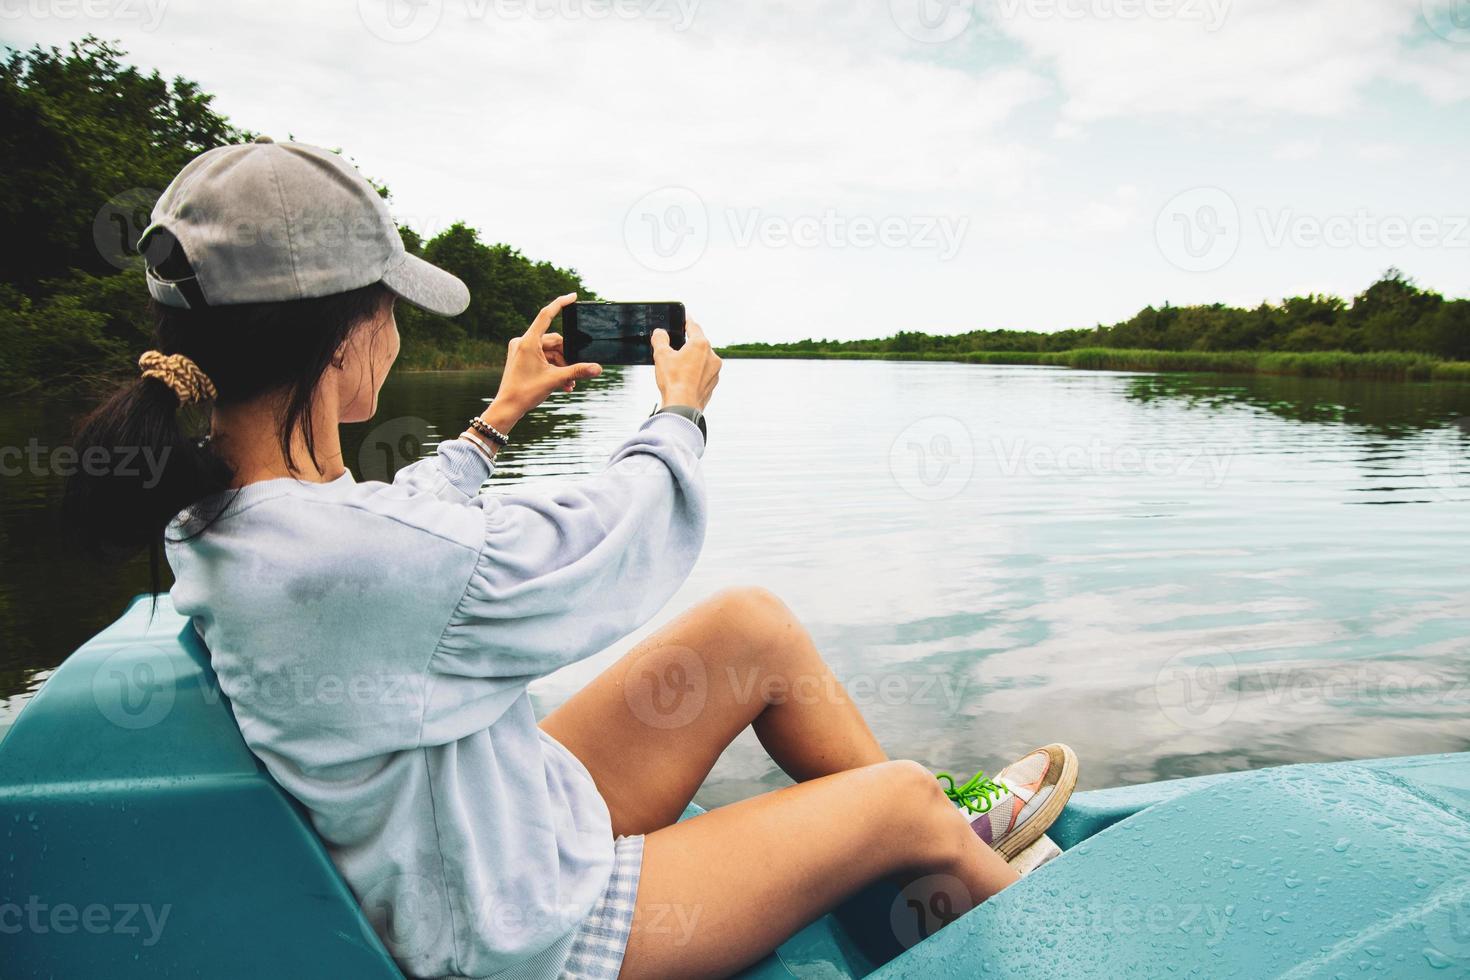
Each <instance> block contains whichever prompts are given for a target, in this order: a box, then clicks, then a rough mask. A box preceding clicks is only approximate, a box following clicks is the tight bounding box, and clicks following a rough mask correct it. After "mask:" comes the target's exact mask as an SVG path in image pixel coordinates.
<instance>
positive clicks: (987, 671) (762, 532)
mask: <svg viewBox="0 0 1470 980" xmlns="http://www.w3.org/2000/svg"><path fill="white" fill-rule="evenodd" d="M494 380H495V379H494V378H493V377H492V376H487V375H486V374H484V373H470V372H466V373H447V374H429V375H404V376H399V377H395V378H394V379H393V380H391V381H390V383H389V385H388V387H387V388H386V389H385V392H384V398H383V404H382V409H381V411H380V414H379V418H378V419H377V420H375V422H373V423H370V424H367V425H362V426H355V427H353V430H354V431H353V432H352V433H351V438H350V440H349V449H348V459H349V462H350V463H352V464H354V467H355V469H356V470H357V471H358V473H359V475H360V476H369V477H378V478H381V477H383V476H386V475H387V474H388V473H389V472H391V471H392V470H393V469H395V468H396V467H397V466H398V465H401V464H402V463H403V462H405V461H406V460H407V459H410V458H413V457H415V456H416V455H418V454H419V453H421V452H422V451H424V450H423V447H424V446H425V445H428V444H431V443H432V442H433V441H435V440H437V439H438V438H440V437H442V436H443V435H446V434H454V433H457V432H458V431H459V430H460V428H461V427H462V425H463V420H464V419H465V418H467V417H468V416H469V415H470V414H471V413H472V412H473V411H477V410H478V406H480V405H481V404H482V403H483V399H484V397H485V396H486V395H487V394H488V393H489V392H491V391H492V390H493V388H494ZM656 397H657V396H656V391H655V389H654V387H653V379H652V374H651V369H649V368H627V369H622V370H618V369H610V370H609V371H608V372H607V373H606V374H605V375H604V377H603V378H602V379H600V380H598V381H597V382H594V383H593V384H592V385H590V386H588V388H587V390H585V391H579V392H577V393H575V394H574V395H572V396H557V397H556V398H554V399H553V401H552V402H551V403H550V404H549V405H548V406H547V407H545V408H543V409H542V410H541V411H540V412H538V413H537V414H536V415H534V416H533V417H532V418H531V419H528V420H527V422H525V423H523V425H522V427H521V428H519V429H517V431H516V436H517V439H516V444H515V446H513V447H512V450H511V451H509V452H507V453H506V454H505V458H504V464H503V466H502V468H501V470H500V472H499V473H498V474H497V476H496V477H495V479H494V480H493V481H492V484H491V487H490V492H498V491H501V490H503V489H506V488H509V487H513V486H517V485H523V484H537V483H548V482H555V481H561V480H574V479H577V478H578V477H580V476H582V475H584V474H587V473H590V472H593V471H595V470H596V469H597V468H599V467H600V466H601V464H602V462H603V461H604V460H605V458H606V457H607V455H608V453H609V452H610V451H611V450H612V449H613V447H614V446H616V445H617V443H618V442H619V441H620V440H621V439H622V438H623V437H624V436H625V435H626V434H627V433H629V432H631V431H632V429H633V428H634V427H635V426H636V425H637V424H638V422H639V420H640V419H641V418H642V417H643V416H645V415H647V414H648V412H649V410H650V408H651V407H652V406H653V404H654V402H655V400H656ZM78 407H79V406H78V405H76V404H67V403H64V402H48V403H41V404H27V403H16V402H11V403H8V404H7V405H6V406H5V407H3V408H0V445H5V446H18V447H24V446H26V445H27V444H28V442H29V441H30V440H32V439H34V440H36V444H37V445H38V446H39V447H40V455H39V456H38V457H37V458H39V459H40V460H41V463H40V465H39V466H31V465H30V464H26V465H25V466H23V467H20V469H21V470H22V471H21V472H20V473H15V470H16V468H17V467H16V466H15V465H14V458H13V456H12V457H11V458H7V459H6V463H7V467H8V468H7V469H6V471H5V472H6V475H5V476H4V478H3V479H0V549H3V555H4V565H3V569H0V636H3V639H4V646H3V648H0V726H4V725H5V724H6V723H7V721H8V720H9V719H11V718H13V716H14V714H15V712H16V711H17V710H19V707H20V705H21V704H23V703H24V701H25V700H26V698H27V696H28V692H32V691H34V690H35V689H36V688H37V687H38V686H39V684H41V683H43V682H44V679H45V677H46V676H47V674H48V673H49V671H50V670H51V669H52V668H53V667H54V666H55V665H56V664H57V663H59V662H60V660H61V659H62V658H63V657H64V656H65V655H66V654H67V653H68V652H69V651H70V650H72V649H74V648H75V647H76V646H77V645H78V644H79V643H81V642H82V641H83V640H84V639H85V638H86V637H87V636H88V635H90V634H91V633H93V632H95V631H96V630H97V629H99V628H100V627H102V626H103V625H105V624H106V623H107V622H108V621H110V620H111V619H112V618H113V617H114V616H115V615H116V614H117V612H118V611H119V610H120V609H121V608H122V606H123V604H124V602H125V601H126V599H127V597H128V596H129V595H131V594H133V593H136V592H139V591H143V590H144V589H145V588H146V585H147V581H148V578H147V570H146V565H145V564H143V563H141V562H135V563H133V564H131V565H129V566H126V567H125V568H121V569H119V568H110V569H109V568H98V567H96V566H93V565H91V564H89V563H86V562H84V561H82V560H80V559H77V558H73V557H69V556H67V555H65V554H63V553H62V551H61V550H60V549H61V545H60V543H59V536H58V533H57V530H56V527H55V524H54V520H53V517H52V508H53V505H54V501H55V498H56V495H57V490H58V487H59V482H60V481H59V479H58V478H57V477H56V476H55V475H54V474H53V473H52V472H50V470H51V469H54V468H55V467H51V466H50V464H49V463H47V459H48V458H49V457H48V456H47V455H46V453H45V450H46V449H47V448H49V447H52V446H55V445H57V444H59V443H60V442H62V441H63V440H64V438H65V434H66V432H67V431H68V426H69V424H70V421H71V418H72V416H73V415H74V414H75V412H76V411H77V410H78ZM709 417H710V430H711V441H710V447H709V451H708V453H707V455H706V457H705V463H706V473H707V477H708V482H709V492H710V504H711V524H710V529H709V535H708V540H707V544H706V547H705V551H704V554H703V557H702V558H701V559H700V562H699V564H698V566H697V567H696V569H695V571H694V574H693V575H692V576H691V578H690V579H689V581H688V583H687V584H686V585H685V586H684V588H683V589H681V590H680V592H679V593H678V595H677V596H676V597H675V598H674V599H673V601H672V602H671V603H670V604H669V605H668V606H667V607H666V608H665V609H664V610H663V612H662V613H661V614H660V615H659V617H658V619H657V620H656V621H655V623H654V624H651V626H656V625H657V624H658V623H659V622H662V621H665V620H667V619H668V618H670V617H671V616H673V615H674V614H675V613H676V612H678V611H679V610H681V609H683V608H684V607H686V606H688V605H689V604H691V603H693V602H696V601H697V600H698V599H700V598H701V597H702V596H705V595H707V594H708V593H710V592H712V591H714V590H716V589H718V588H721V587H724V586H728V585H738V584H759V585H763V586H766V587H768V588H770V589H772V590H773V591H775V592H776V593H778V594H779V595H781V596H782V597H783V598H784V599H785V600H786V601H787V603H788V604H789V605H790V606H791V607H792V608H793V609H794V610H795V611H796V613H797V614H798V615H799V616H800V617H801V618H802V620H803V621H804V622H805V623H806V624H807V625H808V626H809V628H810V629H811V631H812V633H813V634H814V635H815V637H816V639H817V642H818V644H819V646H820V647H821V649H822V650H823V651H824V652H825V654H826V656H827V658H828V660H829V661H830V662H831V663H832V665H833V667H834V669H835V670H836V672H837V673H838V675H839V676H840V677H842V678H843V679H844V680H846V681H847V682H848V683H849V685H850V686H851V687H852V688H853V690H854V696H855V699H856V700H857V701H858V702H859V703H860V704H861V705H862V706H863V708H864V710H865V711H866V713H867V715H868V717H869V719H870V721H871V723H872V725H873V727H874V729H875V730H876V731H877V733H878V735H879V738H880V739H881V740H882V742H883V743H884V745H885V747H886V748H887V749H888V751H889V752H890V753H891V754H892V755H894V756H903V757H912V758H916V759H920V760H922V761H924V762H926V763H928V764H930V765H931V766H934V767H936V768H948V769H954V770H964V771H966V772H967V773H968V771H970V770H971V769H974V768H979V767H984V768H990V769H993V768H994V767H996V766H997V765H998V764H1001V763H1004V762H1005V761H1007V760H1009V759H1010V758H1011V757H1014V756H1015V755H1017V754H1019V753H1020V752H1022V751H1024V750H1026V749H1027V748H1029V747H1031V746H1033V745H1035V744H1039V743H1043V742H1048V741H1052V740H1063V741H1067V742H1069V743H1071V744H1072V745H1073V746H1074V747H1075V748H1076V749H1077V750H1078V752H1079V754H1080V756H1081V758H1082V763H1083V770H1082V783H1083V785H1084V786H1086V787H1096V786H1104V785H1116V784H1121V783H1131V782H1140V781H1146V780H1153V779H1160V778H1168V777H1176V776H1187V775H1195V774H1201V773H1211V772H1219V771H1224V770H1233V769H1244V768H1251V767H1256V766H1263V765H1269V764H1274V763H1284V762H1300V761H1316V760H1323V759H1344V758H1361V757H1367V756H1381V755H1396V754H1407V753H1419V752H1433V751H1442V750H1463V749H1466V748H1470V710H1467V709H1470V560H1467V559H1470V424H1467V422H1466V419H1467V418H1470V385H1427V384H1362V383H1342V382H1332V381H1309V380H1303V379H1288V378H1257V377H1232V376H1205V375H1145V374H1126V373H1111V372H1106V373H1105V372H1098V373H1092V372H1074V371H1068V370H1065V369H1052V368H1028V367H993V366H982V365H959V364H932V363H885V362H855V361H749V360H747V361H742V360H731V361H728V362H727V363H726V367H725V370H724V374H723V380H722V382H721V386H720V390H719V391H718V392H717V394H716V396H715V400H714V402H713V404H712V405H711V410H710V415H709ZM643 632H646V630H645V631H643ZM639 635H642V634H641V633H640V634H639ZM633 639H636V636H635V637H633V638H630V640H629V641H625V642H624V643H622V644H619V645H618V647H615V648H614V649H613V650H610V651H608V652H607V653H605V654H602V655H600V656H599V657H597V658H594V659H593V660H591V661H588V662H586V663H583V664H579V665H576V666H574V667H572V668H569V669H567V670H565V671H563V672H561V673H559V674H557V675H554V676H553V677H550V678H548V679H546V680H545V681H542V682H540V683H538V684H537V686H536V687H535V689H534V691H535V694H536V697H537V700H538V704H539V705H540V706H541V707H542V708H543V709H545V708H549V707H550V706H552V705H554V704H556V703H558V702H560V701H561V700H562V699H564V698H565V697H566V696H567V695H568V694H569V693H570V692H571V691H573V690H574V689H575V688H576V687H577V686H578V685H580V684H582V683H584V682H585V681H586V680H587V678H588V677H590V676H591V675H592V674H593V673H595V672H596V671H597V670H598V669H600V668H602V667H603V666H605V665H606V664H607V663H608V662H610V660H611V659H612V658H613V657H615V656H617V655H618V653H619V652H621V651H622V650H625V649H626V648H627V646H628V645H629V643H631V642H632V640H633ZM670 737H677V731H676V730H675V731H673V732H671V734H670ZM783 782H784V777H782V776H781V775H780V773H779V772H778V771H777V770H775V768H774V767H773V766H772V765H771V764H770V763H769V762H768V761H767V760H766V758H765V756H764V754H763V753H762V752H761V751H760V748H759V746H758V745H756V743H755V742H754V741H753V740H752V739H750V738H748V737H747V738H745V739H742V740H741V741H740V742H738V743H737V745H736V746H735V747H734V748H733V749H732V751H731V752H730V753H728V755H727V756H726V758H725V759H724V760H722V762H721V763H720V765H719V766H718V767H717V768H716V770H715V772H714V773H713V775H712V776H711V779H710V781H709V783H708V784H707V785H706V787H705V788H704V790H703V791H702V793H701V795H700V799H701V800H702V801H703V802H705V803H707V804H718V803H722V802H726V801H728V800H731V799H735V798H739V797H743V796H746V795H749V794H751V793H755V792H759V791H761V790H763V789H767V788H770V787H774V786H777V785H781V784H782V783H783Z"/></svg>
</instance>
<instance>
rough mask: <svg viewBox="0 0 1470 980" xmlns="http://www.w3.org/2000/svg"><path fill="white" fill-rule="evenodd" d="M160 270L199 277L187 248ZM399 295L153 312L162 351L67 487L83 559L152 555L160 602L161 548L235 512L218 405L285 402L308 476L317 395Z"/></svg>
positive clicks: (287, 438)
mask: <svg viewBox="0 0 1470 980" xmlns="http://www.w3.org/2000/svg"><path fill="white" fill-rule="evenodd" d="M159 234H166V233H162V232H160V233H159ZM157 268H158V271H159V272H160V274H161V275H162V276H163V277H164V278H166V279H168V280H188V279H189V278H190V277H191V276H192V275H193V269H192V267H191V266H190V265H189V262H188V259H187V257H186V256H185V255H184V253H183V250H182V248H181V247H180V246H179V244H178V242H177V241H170V242H169V250H168V253H167V258H166V259H165V260H164V261H163V262H161V263H159V265H158V267H157ZM190 285H192V283H190ZM391 295H392V294H391V293H390V292H389V291H388V289H387V287H385V286H383V285H382V284H380V283H378V284H374V285H370V286H364V287H362V288H361V289H354V290H352V291H350V292H346V293H338V294H335V295H332V296H322V297H316V298H312V299H300V300H290V301H287V302H280V303H247V304H239V305H234V306H218V307H210V306H207V305H205V304H204V302H203V297H202V296H199V295H198V294H197V291H196V292H195V294H194V295H191V296H189V300H190V306H189V308H187V309H183V308H177V307H172V306H164V305H162V304H159V303H157V302H155V303H153V304H152V307H151V309H152V313H153V317H154V322H155V326H156V328H157V331H156V337H155V341H154V343H155V346H156V348H157V350H156V351H151V352H149V353H148V354H146V355H144V357H143V359H142V363H141V367H142V374H141V376H139V377H138V378H136V379H134V380H132V381H130V382H128V383H127V384H125V385H124V386H123V387H122V388H121V389H120V390H118V391H117V392H116V393H115V394H113V395H112V397H111V398H109V399H108V400H107V401H106V402H104V403H103V404H101V405H100V406H98V407H97V408H96V409H94V410H93V411H92V412H91V413H89V414H88V415H87V416H86V417H85V418H84V419H83V420H82V422H81V424H80V426H79V427H78V429H77V432H76V435H75V437H74V439H73V445H74V447H75V449H76V451H77V459H78V461H79V462H80V464H81V465H79V466H78V468H77V470H76V471H75V472H74V474H73V475H72V476H71V477H70V478H69V479H68V480H67V484H66V490H65V494H64V497H63V512H64V517H65V520H66V522H67V524H68V526H69V527H70V529H71V530H72V532H73V533H74V535H75V536H76V537H77V538H78V541H79V543H80V544H81V545H82V547H83V548H84V549H85V550H87V551H90V552H92V553H93V554H97V555H101V556H103V557H109V558H126V557H130V556H131V555H133V554H136V553H137V552H138V551H140V550H142V549H144V548H148V549H149V550H150V552H151V557H152V567H153V569H154V575H153V583H154V591H155V592H156V591H158V575H157V570H158V544H159V542H160V541H161V540H162V537H163V534H164V532H165V531H166V530H167V528H168V526H169V523H170V522H171V521H172V520H173V519H174V517H176V516H183V517H184V518H185V521H184V525H183V530H184V533H185V536H186V537H193V536H196V535H198V534H202V533H204V532H205V531H207V530H208V528H209V526H210V525H211V524H213V523H214V521H215V520H216V519H218V517H219V516H220V514H221V513H222V512H223V510H224V508H225V506H226V505H227V504H228V503H229V497H230V495H229V494H228V493H227V491H228V490H229V489H230V487H231V485H232V484H233V483H234V479H235V474H234V471H233V470H232V469H231V467H230V464H229V463H228V461H227V460H226V459H225V458H224V457H223V456H221V455H220V454H219V452H218V451H217V447H216V446H214V444H213V443H212V441H211V439H210V436H209V407H210V406H211V405H233V404H241V403H245V402H250V401H253V400H254V399H257V398H260V397H262V396H273V397H279V398H280V399H281V406H282V407H281V411H280V413H279V422H278V430H277V433H276V435H277V438H278V440H279V444H280V446H281V450H282V453H283V455H284V457H285V459H286V461H287V466H288V467H289V468H290V469H291V471H292V472H295V471H296V461H295V459H294V458H293V455H292V451H291V448H292V443H293V439H294V437H295V436H296V435H297V433H298V432H300V433H301V434H302V435H303V436H304V441H305V445H306V451H307V454H308V456H310V458H311V459H312V462H313V463H315V462H316V458H315V440H314V438H313V433H312V430H311V417H312V408H313V404H314V401H315V397H316V390H317V386H318V384H319V383H320V382H321V378H322V375H323V374H325V373H326V371H327V368H328V367H330V366H331V364H332V363H333V360H334V359H335V358H336V357H337V356H338V352H339V351H340V350H341V349H342V346H343V344H345V343H346V342H347V339H348V338H349V337H350V336H351V334H352V332H353V331H354V330H355V329H356V328H357V327H358V326H359V325H360V324H362V323H364V322H366V321H370V320H373V319H377V318H379V317H380V316H381V314H382V312H383V308H384V305H385V304H386V303H387V302H388V301H389V298H390V297H391ZM196 401H198V402H199V403H200V404H199V407H195V405H194V403H195V402H196Z"/></svg>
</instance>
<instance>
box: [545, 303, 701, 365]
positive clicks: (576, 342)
mask: <svg viewBox="0 0 1470 980" xmlns="http://www.w3.org/2000/svg"><path fill="white" fill-rule="evenodd" d="M561 316H562V335H563V337H564V338H565V344H566V349H565V354H566V359H567V362H568V363H574V362H576V361H596V362H597V363H599V364H652V363H653V347H652V345H651V343H650V341H649V338H650V337H652V336H653V332H654V331H655V330H659V329H663V330H667V331H668V332H669V346H671V347H674V348H675V349H677V348H680V347H683V346H684V304H683V303H675V302H659V303H573V304H572V305H571V306H568V307H567V308H566V309H564V310H562V313H561Z"/></svg>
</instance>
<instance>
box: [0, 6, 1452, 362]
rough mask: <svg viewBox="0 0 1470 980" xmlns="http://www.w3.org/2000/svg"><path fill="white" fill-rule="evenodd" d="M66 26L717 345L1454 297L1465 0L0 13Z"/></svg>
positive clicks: (242, 117) (62, 30)
mask: <svg viewBox="0 0 1470 980" xmlns="http://www.w3.org/2000/svg"><path fill="white" fill-rule="evenodd" d="M89 32H90V33H95V34H98V35H99V36H102V37H104V38H112V39H116V40H118V41H120V42H121V44H122V45H123V46H124V47H125V48H126V49H127V50H128V51H129V52H130V55H131V57H132V59H133V60H134V61H135V62H136V63H137V64H139V65H141V66H144V67H149V68H152V67H156V68H158V69H160V70H161V71H162V72H164V73H165V74H167V75H175V74H177V75H184V76H186V77H189V78H193V79H196V80H198V81H199V82H201V83H202V84H203V85H204V87H205V88H206V89H207V90H209V91H211V92H214V93H216V94H217V96H218V100H217V102H216V105H217V107H218V108H219V109H220V110H221V111H222V112H224V113H225V114H226V115H228V116H229V117H230V118H231V119H232V120H233V121H234V122H235V123H237V124H238V125H241V126H243V127H247V128H250V129H254V130H258V131H261V132H265V133H269V134H271V135H273V136H275V137H276V138H277V139H284V138H285V137H286V136H288V135H290V136H294V137H295V138H296V139H299V140H304V141H307V142H313V143H320V144H323V145H327V146H340V147H342V148H343V149H344V150H345V151H346V152H347V154H348V155H349V156H350V157H351V158H352V159H353V160H354V161H355V162H357V164H358V165H359V166H360V167H361V168H362V170H363V171H364V172H365V173H366V174H368V175H369V176H371V177H373V178H375V179H377V180H380V181H384V182H386V183H387V184H388V185H389V186H390V187H391V188H392V191H393V206H394V210H395V213H397V215H398V216H399V219H400V220H401V221H403V222H405V223H407V224H410V225H412V226H413V227H415V228H417V229H419V230H420V231H422V232H424V233H426V234H432V233H433V232H435V231H437V230H439V229H441V228H443V227H445V226H446V225H448V224H450V223H452V222H453V221H455V220H463V221H466V222H467V223H469V224H471V225H473V226H475V227H477V228H479V229H480V230H481V233H482V236H483V237H484V238H485V239H486V240H487V241H505V242H509V243H511V244H513V245H515V246H517V247H518V248H520V249H521V250H522V251H524V252H525V253H526V254H527V255H529V256H531V257H533V258H537V259H548V260H550V261H553V262H555V263H557V264H559V265H570V266H573V267H575V268H576V269H577V270H578V271H579V272H580V273H581V274H582V276H583V279H584V281H586V282H587V283H588V284H589V285H590V286H591V287H592V288H594V289H596V290H597V291H598V292H599V293H601V294H602V295H603V296H604V297H607V298H610V299H654V298H673V299H682V300H684V301H685V302H686V303H688V305H689V307H690V310H691V315H693V316H694V317H695V318H696V319H698V320H700V321H701V322H702V323H703V324H704V325H705V327H706V330H707V331H708V332H709V333H710V335H711V337H712V338H713V339H714V340H716V342H728V341H737V340H773V341H775V340H790V339H797V338H801V337H805V336H816V337H822V336H825V337H842V338H852V337H863V336H877V335H884V334H888V333H892V332H893V331H894V330H898V329H905V328H907V329H924V330H929V331H935V332H953V331H959V330H967V329H973V328H978V327H1016V328H1040V329H1053V328H1060V327H1067V326H1088V325H1091V324H1093V323H1096V322H1099V321H1102V322H1113V321H1115V320H1118V319H1122V318H1125V317H1127V316H1129V315H1131V314H1132V313H1133V312H1135V311H1136V310H1137V309H1139V308H1140V307H1142V306H1144V305H1145V304H1148V303H1154V304H1158V303H1162V302H1164V301H1170V302H1173V303H1176V304H1182V303H1193V302H1213V301H1217V300H1218V301H1226V302H1233V303H1255V302H1258V301H1260V300H1262V299H1275V298H1280V297H1281V296H1284V295H1290V294H1296V293H1303V292H1308V291H1326V292H1335V293H1338V294H1342V295H1351V294H1352V293H1354V292H1357V291H1359V290H1361V289H1362V288H1363V287H1364V286H1366V285H1367V284H1368V283H1369V282H1371V281H1372V280H1373V278H1374V277H1375V276H1376V275H1377V274H1378V273H1379V272H1381V271H1382V270H1383V269H1385V268H1387V267H1388V266H1391V265H1396V266H1399V267H1401V268H1403V269H1404V270H1405V271H1406V272H1408V273H1409V274H1410V275H1412V276H1414V277H1415V278H1417V279H1418V280H1419V281H1420V282H1421V283H1422V284H1424V285H1426V286H1430V287H1433V288H1435V289H1439V290H1441V291H1443V292H1446V293H1449V294H1453V295H1460V296H1463V295H1467V294H1470V194H1467V181H1466V174H1470V125H1467V119H1470V115H1467V112H1466V109H1467V101H1470V0H973V2H970V0H891V2H890V0H855V2H848V3H818V2H802V3H796V2H792V3H758V2H740V3H735V2H730V0H726V2H724V3H717V2H715V0H580V2H579V0H417V2H413V0H294V2H290V3H285V2H282V3H273V4H264V3H253V4H243V3H238V4H221V3H218V2H207V0H152V2H145V0H0V38H3V40H4V41H5V43H6V44H9V45H12V46H22V47H28V46H29V45H31V44H32V43H35V42H42V43H46V44H62V43H64V42H66V41H69V40H72V39H75V38H78V37H80V36H82V35H84V34H86V33H89ZM98 203H99V205H100V204H101V202H98Z"/></svg>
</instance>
